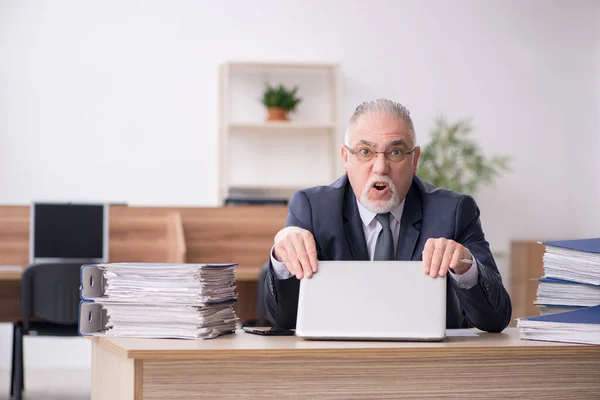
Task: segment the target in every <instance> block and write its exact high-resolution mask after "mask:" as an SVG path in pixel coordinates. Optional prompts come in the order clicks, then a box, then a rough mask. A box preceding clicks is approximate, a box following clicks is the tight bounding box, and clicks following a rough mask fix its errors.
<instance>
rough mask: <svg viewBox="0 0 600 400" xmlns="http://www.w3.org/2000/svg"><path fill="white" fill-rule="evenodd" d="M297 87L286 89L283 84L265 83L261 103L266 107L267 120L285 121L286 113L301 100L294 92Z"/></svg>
mask: <svg viewBox="0 0 600 400" xmlns="http://www.w3.org/2000/svg"><path fill="white" fill-rule="evenodd" d="M297 93H298V87H297V86H294V87H293V88H292V89H288V88H286V87H285V86H283V84H280V85H279V86H271V85H269V84H267V86H266V88H265V91H264V92H263V97H262V104H263V105H264V106H265V107H267V113H268V117H267V120H268V121H287V120H288V119H289V118H288V113H290V112H293V111H295V110H296V107H298V104H300V102H302V99H301V98H300V97H298V96H297V95H296V94H297Z"/></svg>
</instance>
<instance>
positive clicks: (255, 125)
mask: <svg viewBox="0 0 600 400" xmlns="http://www.w3.org/2000/svg"><path fill="white" fill-rule="evenodd" d="M227 126H228V127H229V128H231V129H252V130H331V129H335V128H336V126H335V125H334V124H327V123H313V122H296V121H289V122H287V121H281V122H279V121H276V122H233V123H229V124H228V125H227Z"/></svg>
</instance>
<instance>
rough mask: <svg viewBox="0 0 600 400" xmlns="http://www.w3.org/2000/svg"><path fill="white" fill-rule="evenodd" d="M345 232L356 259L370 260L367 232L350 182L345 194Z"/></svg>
mask: <svg viewBox="0 0 600 400" xmlns="http://www.w3.org/2000/svg"><path fill="white" fill-rule="evenodd" d="M343 217H344V233H345V234H346V240H347V241H348V247H349V248H350V252H351V253H352V259H354V260H363V261H364V260H369V252H368V251H367V242H366V241H365V233H364V231H363V227H362V220H361V219H360V214H359V213H358V206H357V205H356V196H354V192H353V191H352V187H351V186H350V184H349V183H348V184H347V186H346V194H345V195H344V209H343Z"/></svg>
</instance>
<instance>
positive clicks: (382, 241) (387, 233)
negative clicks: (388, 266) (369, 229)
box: [373, 213, 394, 260]
mask: <svg viewBox="0 0 600 400" xmlns="http://www.w3.org/2000/svg"><path fill="white" fill-rule="evenodd" d="M375 218H377V221H379V223H380V224H381V227H382V229H381V232H379V236H377V244H376V245H375V255H374V256H373V260H393V259H394V238H393V236H392V230H391V229H390V213H385V214H377V216H376V217H375Z"/></svg>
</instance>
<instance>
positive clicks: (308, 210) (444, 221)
mask: <svg viewBox="0 0 600 400" xmlns="http://www.w3.org/2000/svg"><path fill="white" fill-rule="evenodd" d="M286 226H298V227H301V228H304V229H307V230H309V231H310V232H312V234H313V235H314V237H315V241H316V245H317V258H318V259H319V260H323V261H325V260H369V255H368V252H367V245H366V241H365V237H364V233H363V228H362V220H361V219H360V215H359V212H358V206H357V205H356V197H355V195H354V192H353V191H352V188H351V186H350V183H349V181H348V177H347V176H346V175H344V176H342V177H341V178H339V179H338V180H337V181H336V182H334V183H333V184H331V185H329V186H319V187H314V188H310V189H306V190H300V191H298V192H296V193H295V194H294V195H293V196H292V198H291V199H290V203H289V212H288V217H287V221H286ZM438 237H444V238H447V239H452V240H454V241H456V242H458V243H461V244H462V245H463V246H465V247H467V248H468V249H469V251H470V252H471V253H472V254H473V256H474V257H475V259H476V260H477V264H478V268H479V278H478V284H477V285H475V286H474V287H472V288H470V289H460V288H459V287H458V285H457V284H456V282H455V281H454V279H453V278H451V277H450V276H448V278H447V282H448V290H447V313H446V326H447V328H466V327H476V328H479V329H481V330H484V331H489V332H500V331H502V330H503V329H504V328H506V327H507V326H508V324H509V322H510V317H511V313H512V306H511V301H510V298H509V296H508V293H507V291H506V289H505V288H504V286H503V284H502V279H501V277H500V273H499V272H498V268H497V267H496V264H495V262H494V258H493V256H492V253H491V251H490V248H489V244H488V242H487V241H486V239H485V236H484V233H483V231H482V228H481V223H480V221H479V208H478V207H477V204H476V203H475V201H474V200H473V198H472V197H470V196H466V195H462V194H459V193H456V192H452V191H449V190H445V189H439V188H436V187H434V186H432V185H431V184H429V183H427V182H424V181H422V180H421V179H419V178H418V177H414V178H413V182H412V185H411V188H410V190H409V192H408V194H407V196H406V202H405V204H404V210H403V214H402V221H401V222H400V234H399V237H398V249H397V254H396V259H398V260H421V259H422V257H421V253H422V252H423V247H424V246H425V242H426V241H427V239H429V238H438ZM473 267H474V266H473ZM473 267H472V268H473ZM299 287H300V281H299V280H298V279H296V277H291V278H289V279H284V280H279V279H275V277H274V275H273V267H272V265H269V269H268V272H267V279H266V280H265V290H264V293H265V307H266V311H267V315H268V317H269V319H270V321H271V322H272V323H273V324H274V325H275V326H279V327H283V328H294V327H295V326H296V314H297V310H298V292H299ZM407 307H409V305H407Z"/></svg>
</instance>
